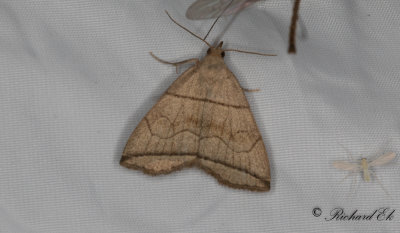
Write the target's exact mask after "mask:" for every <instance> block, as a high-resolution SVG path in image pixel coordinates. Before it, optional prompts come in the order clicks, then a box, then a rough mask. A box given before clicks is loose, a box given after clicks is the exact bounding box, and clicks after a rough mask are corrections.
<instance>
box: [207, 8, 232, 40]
mask: <svg viewBox="0 0 400 233" xmlns="http://www.w3.org/2000/svg"><path fill="white" fill-rule="evenodd" d="M232 3H233V0H231V2H230V3H229V4H228V5H227V6H226V7H225V9H224V10H223V11H222V12H221V13H220V14H219V16H218V18H217V19H216V20H215V21H214V23H213V24H212V25H211V28H210V29H209V30H208V32H207V35H206V36H205V37H204V40H205V39H206V38H207V36H208V35H209V34H210V32H211V30H212V29H213V28H214V25H215V24H216V23H217V21H218V20H219V18H221V16H222V15H223V14H224V13H225V11H226V10H227V9H228V8H229V7H230V6H231V5H232Z"/></svg>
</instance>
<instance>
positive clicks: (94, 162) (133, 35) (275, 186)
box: [0, 0, 400, 233]
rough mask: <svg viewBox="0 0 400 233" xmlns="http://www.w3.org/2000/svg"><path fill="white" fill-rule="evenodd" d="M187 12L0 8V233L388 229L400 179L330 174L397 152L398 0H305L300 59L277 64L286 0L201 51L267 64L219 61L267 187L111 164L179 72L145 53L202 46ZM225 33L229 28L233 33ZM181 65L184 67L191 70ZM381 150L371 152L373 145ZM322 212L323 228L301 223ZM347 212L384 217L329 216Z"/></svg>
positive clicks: (11, 4) (263, 8) (175, 8)
mask: <svg viewBox="0 0 400 233" xmlns="http://www.w3.org/2000/svg"><path fill="white" fill-rule="evenodd" d="M192 2H193V1H184V0H165V1H161V0H158V1H156V0H154V1H144V0H143V1H133V0H132V1H128V0H124V1H106V0H104V1H78V0H76V1H73V0H70V1H11V0H10V1H5V0H3V1H0V114H1V118H0V155H1V158H0V232H7V233H8V232H18V233H20V232H21V233H25V232H32V233H36V232H38V233H39V232H40V233H43V232H51V233H55V232H85V233H86V232H398V229H400V222H399V221H400V202H399V200H400V199H399V197H398V193H399V192H400V180H399V177H400V169H399V165H398V164H391V165H389V166H387V167H382V168H379V169H376V170H375V171H376V173H377V175H378V176H379V178H380V179H381V181H382V183H383V185H384V186H385V188H386V189H387V190H388V192H389V193H390V195H391V196H392V198H390V197H389V196H388V195H386V194H385V192H384V191H383V190H382V189H381V188H380V186H379V184H378V182H377V181H376V180H374V181H373V182H371V183H365V182H363V181H362V180H361V174H358V176H357V177H358V183H357V185H356V191H357V192H356V193H355V194H353V193H352V191H351V190H350V189H351V187H352V185H351V179H347V180H345V181H344V182H342V183H340V181H341V180H342V178H343V177H344V176H345V175H346V174H347V173H346V172H344V171H339V170H336V169H334V168H333V167H332V165H331V164H332V162H333V161H335V160H344V159H347V157H346V151H345V150H344V149H343V148H342V147H341V146H340V144H342V145H343V146H344V147H346V148H347V149H348V150H349V151H351V152H352V153H353V155H354V157H356V158H358V159H359V158H361V156H374V155H377V153H382V152H385V151H395V152H396V153H399V152H400V147H399V143H400V124H399V123H400V122H399V115H400V107H399V106H400V91H399V90H400V89H399V88H400V77H399V73H400V66H399V61H400V44H399V41H400V31H399V27H400V23H399V22H400V21H399V20H400V2H399V1H395V0H393V1H390V0H387V1H373V0H370V1H361V0H354V1H347V0H329V1H328V0H327V1H317V0H309V1H303V3H302V5H301V8H300V14H301V20H302V23H301V24H300V25H301V26H300V27H299V29H300V30H299V36H298V38H297V42H298V43H297V45H298V54H297V55H294V56H293V55H288V54H287V53H286V50H287V35H288V25H289V23H290V16H291V11H292V1H281V0H269V1H262V2H259V3H257V4H255V5H253V6H251V7H249V8H247V9H246V10H245V11H243V12H242V13H241V14H240V15H238V16H237V17H236V18H235V19H234V20H233V21H232V22H231V19H232V18H223V19H221V21H220V22H218V24H217V26H216V28H215V29H214V30H213V32H212V34H211V37H210V38H209V40H210V41H212V40H213V39H216V38H217V37H220V36H222V39H223V40H224V41H225V42H226V45H225V46H226V47H230V48H238V49H244V50H251V51H258V52H270V53H271V52H272V53H277V54H278V56H277V57H262V56H255V55H249V54H239V53H229V54H228V55H227V57H226V63H227V65H228V66H229V67H230V69H231V70H232V71H233V72H234V73H235V74H236V76H237V78H238V80H239V81H240V82H241V84H242V85H243V86H244V87H245V88H250V89H252V88H253V89H254V88H260V89H261V91H260V92H256V93H248V94H247V96H248V100H249V102H250V105H251V107H252V111H253V113H254V115H255V118H256V121H257V124H258V126H259V129H260V132H261V134H262V135H263V138H264V142H265V144H266V147H267V151H268V154H269V159H270V162H271V175H272V187H271V191H270V192H267V193H254V192H249V191H243V190H236V189H231V188H228V187H225V186H221V185H219V184H218V183H217V181H216V180H215V179H214V178H213V177H211V176H209V175H207V174H206V173H204V172H202V171H201V170H199V169H184V170H182V171H179V172H175V173H172V174H170V175H167V176H159V177H150V176H148V175H144V174H143V173H142V172H140V171H134V170H128V169H126V168H123V167H121V166H120V165H119V163H118V162H119V159H120V156H121V153H122V150H123V148H124V146H125V143H126V141H127V139H128V137H129V135H130V133H131V132H132V130H133V129H134V128H135V127H136V125H137V124H138V122H139V121H140V120H141V118H142V117H143V116H144V115H145V114H146V112H147V111H148V110H149V109H150V108H151V106H152V105H154V104H155V103H156V101H157V99H158V98H159V97H160V95H161V94H162V93H163V92H164V91H165V89H166V88H167V87H168V86H169V85H170V84H171V83H172V81H173V80H174V79H175V78H176V77H177V76H178V75H177V74H176V73H175V69H174V67H172V66H167V65H164V64H161V63H159V62H157V61H155V60H154V59H153V58H152V57H151V56H150V55H149V53H148V52H150V51H153V52H154V53H155V54H156V55H158V56H159V57H161V58H163V59H166V60H170V61H180V60H183V59H188V58H193V57H201V56H203V55H204V53H205V51H206V49H207V48H206V46H205V45H204V44H203V43H202V42H201V41H199V40H197V39H196V38H194V37H192V36H191V35H189V34H188V33H187V32H185V31H183V30H182V29H180V28H179V27H177V26H176V25H174V24H173V23H172V22H171V21H170V20H169V19H168V18H167V16H166V14H165V13H164V10H168V11H169V12H170V14H171V15H172V16H173V17H174V18H175V19H176V20H178V21H179V22H180V23H182V24H183V25H185V26H187V27H188V28H190V29H191V30H193V31H194V32H195V33H197V34H200V35H205V33H206V32H207V30H208V29H209V27H210V25H211V23H212V21H190V20H187V19H186V18H185V11H186V9H187V7H188V6H189V5H190V4H191V3H192ZM230 22H231V23H230ZM186 68H187V66H186V67H182V68H181V70H182V69H186ZM379 148H381V149H379ZM314 207H319V208H321V209H322V211H323V213H322V216H320V217H314V216H313V215H312V209H313V208H314ZM335 207H343V208H345V210H346V211H347V212H349V213H350V212H351V211H352V210H355V209H358V210H359V212H360V213H365V214H368V213H370V212H372V211H373V210H374V209H376V208H379V207H390V208H391V209H396V212H395V213H394V220H392V221H388V222H378V221H376V220H375V221H361V222H356V221H351V222H346V221H330V222H327V221H325V220H324V218H325V217H328V216H329V211H330V210H331V209H332V208H335Z"/></svg>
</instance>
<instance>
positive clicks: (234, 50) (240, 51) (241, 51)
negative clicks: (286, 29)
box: [224, 49, 276, 56]
mask: <svg viewBox="0 0 400 233" xmlns="http://www.w3.org/2000/svg"><path fill="white" fill-rule="evenodd" d="M224 51H231V52H239V53H249V54H255V55H261V56H276V54H267V53H257V52H250V51H244V50H239V49H224Z"/></svg>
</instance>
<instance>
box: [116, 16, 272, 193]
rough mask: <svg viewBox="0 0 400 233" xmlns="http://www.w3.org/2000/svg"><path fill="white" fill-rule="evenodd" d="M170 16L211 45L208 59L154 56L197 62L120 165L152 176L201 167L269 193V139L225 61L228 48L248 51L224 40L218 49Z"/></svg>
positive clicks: (142, 127)
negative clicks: (224, 46)
mask: <svg viewBox="0 0 400 233" xmlns="http://www.w3.org/2000/svg"><path fill="white" fill-rule="evenodd" d="M167 14H168V12H167ZM168 16H169V17H170V19H171V20H172V21H173V22H174V23H176V24H177V25H178V26H180V27H182V28H183V29H185V30H186V31H188V32H189V33H191V34H192V35H194V36H195V37H197V38H199V39H200V40H202V41H203V42H204V43H206V44H207V45H208V46H209V49H208V51H207V55H206V56H205V57H204V58H203V59H202V60H199V59H190V60H186V61H182V62H177V63H170V62H166V61H163V60H161V59H159V58H157V57H155V56H154V55H152V56H153V57H155V58H156V59H157V60H158V61H161V62H163V63H168V64H172V65H175V66H177V65H180V64H183V63H187V62H195V65H193V66H192V67H190V68H189V69H188V70H186V71H185V72H184V73H183V74H182V75H180V76H179V77H178V78H177V79H176V80H175V81H174V82H173V83H172V85H171V86H170V87H169V88H168V89H167V91H166V92H165V93H164V95H163V96H162V97H161V99H160V100H159V101H158V102H157V103H156V104H155V105H154V106H153V108H152V109H151V110H150V111H149V112H148V113H147V114H146V116H145V117H144V118H143V119H142V121H141V122H140V123H139V125H138V126H137V127H136V129H135V130H134V131H133V133H132V134H131V136H130V138H129V140H128V142H127V144H126V146H125V149H124V151H123V154H122V157H121V161H120V164H121V165H122V166H124V167H127V168H131V169H139V170H142V171H143V172H144V173H147V174H151V175H158V174H167V173H170V172H173V171H175V170H178V169H181V168H183V167H187V166H197V167H199V168H201V169H203V170H205V171H206V172H207V173H209V174H211V175H213V176H214V177H215V178H217V179H218V181H219V182H220V183H222V184H225V185H228V186H230V187H233V188H241V189H249V190H255V191H268V190H269V189H270V180H271V177H270V169H269V161H268V157H267V152H266V150H265V146H264V143H263V140H262V138H261V135H260V132H259V131H258V128H257V125H256V122H255V121H254V117H253V115H252V113H251V111H250V107H249V103H248V102H247V99H246V96H245V94H244V89H243V88H242V87H241V86H240V84H239V82H238V80H237V79H236V77H235V76H234V75H233V73H232V72H231V71H230V70H229V69H228V67H227V66H226V65H225V63H224V59H223V57H224V55H225V51H237V52H245V51H240V50H234V49H222V42H220V43H219V44H218V46H215V47H213V46H211V45H210V44H209V43H208V42H207V41H205V39H202V38H200V37H199V36H197V35H195V34H194V33H192V32H190V31H189V30H188V29H186V28H184V27H183V26H181V25H179V24H178V23H177V22H176V21H175V20H174V19H172V18H171V16H170V15H169V14H168ZM214 24H215V23H214ZM210 30H211V29H210ZM207 35H208V34H207ZM247 53H253V52H247ZM253 54H259V53H253ZM261 55H267V54H261Z"/></svg>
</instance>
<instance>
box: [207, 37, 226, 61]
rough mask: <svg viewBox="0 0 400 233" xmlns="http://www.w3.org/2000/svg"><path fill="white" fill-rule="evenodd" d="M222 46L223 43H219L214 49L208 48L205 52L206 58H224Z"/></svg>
mask: <svg viewBox="0 0 400 233" xmlns="http://www.w3.org/2000/svg"><path fill="white" fill-rule="evenodd" d="M222 44H223V42H222V41H221V42H219V44H218V45H217V46H215V47H210V48H209V49H208V50H207V55H208V56H216V57H220V58H224V57H225V50H223V49H222Z"/></svg>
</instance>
